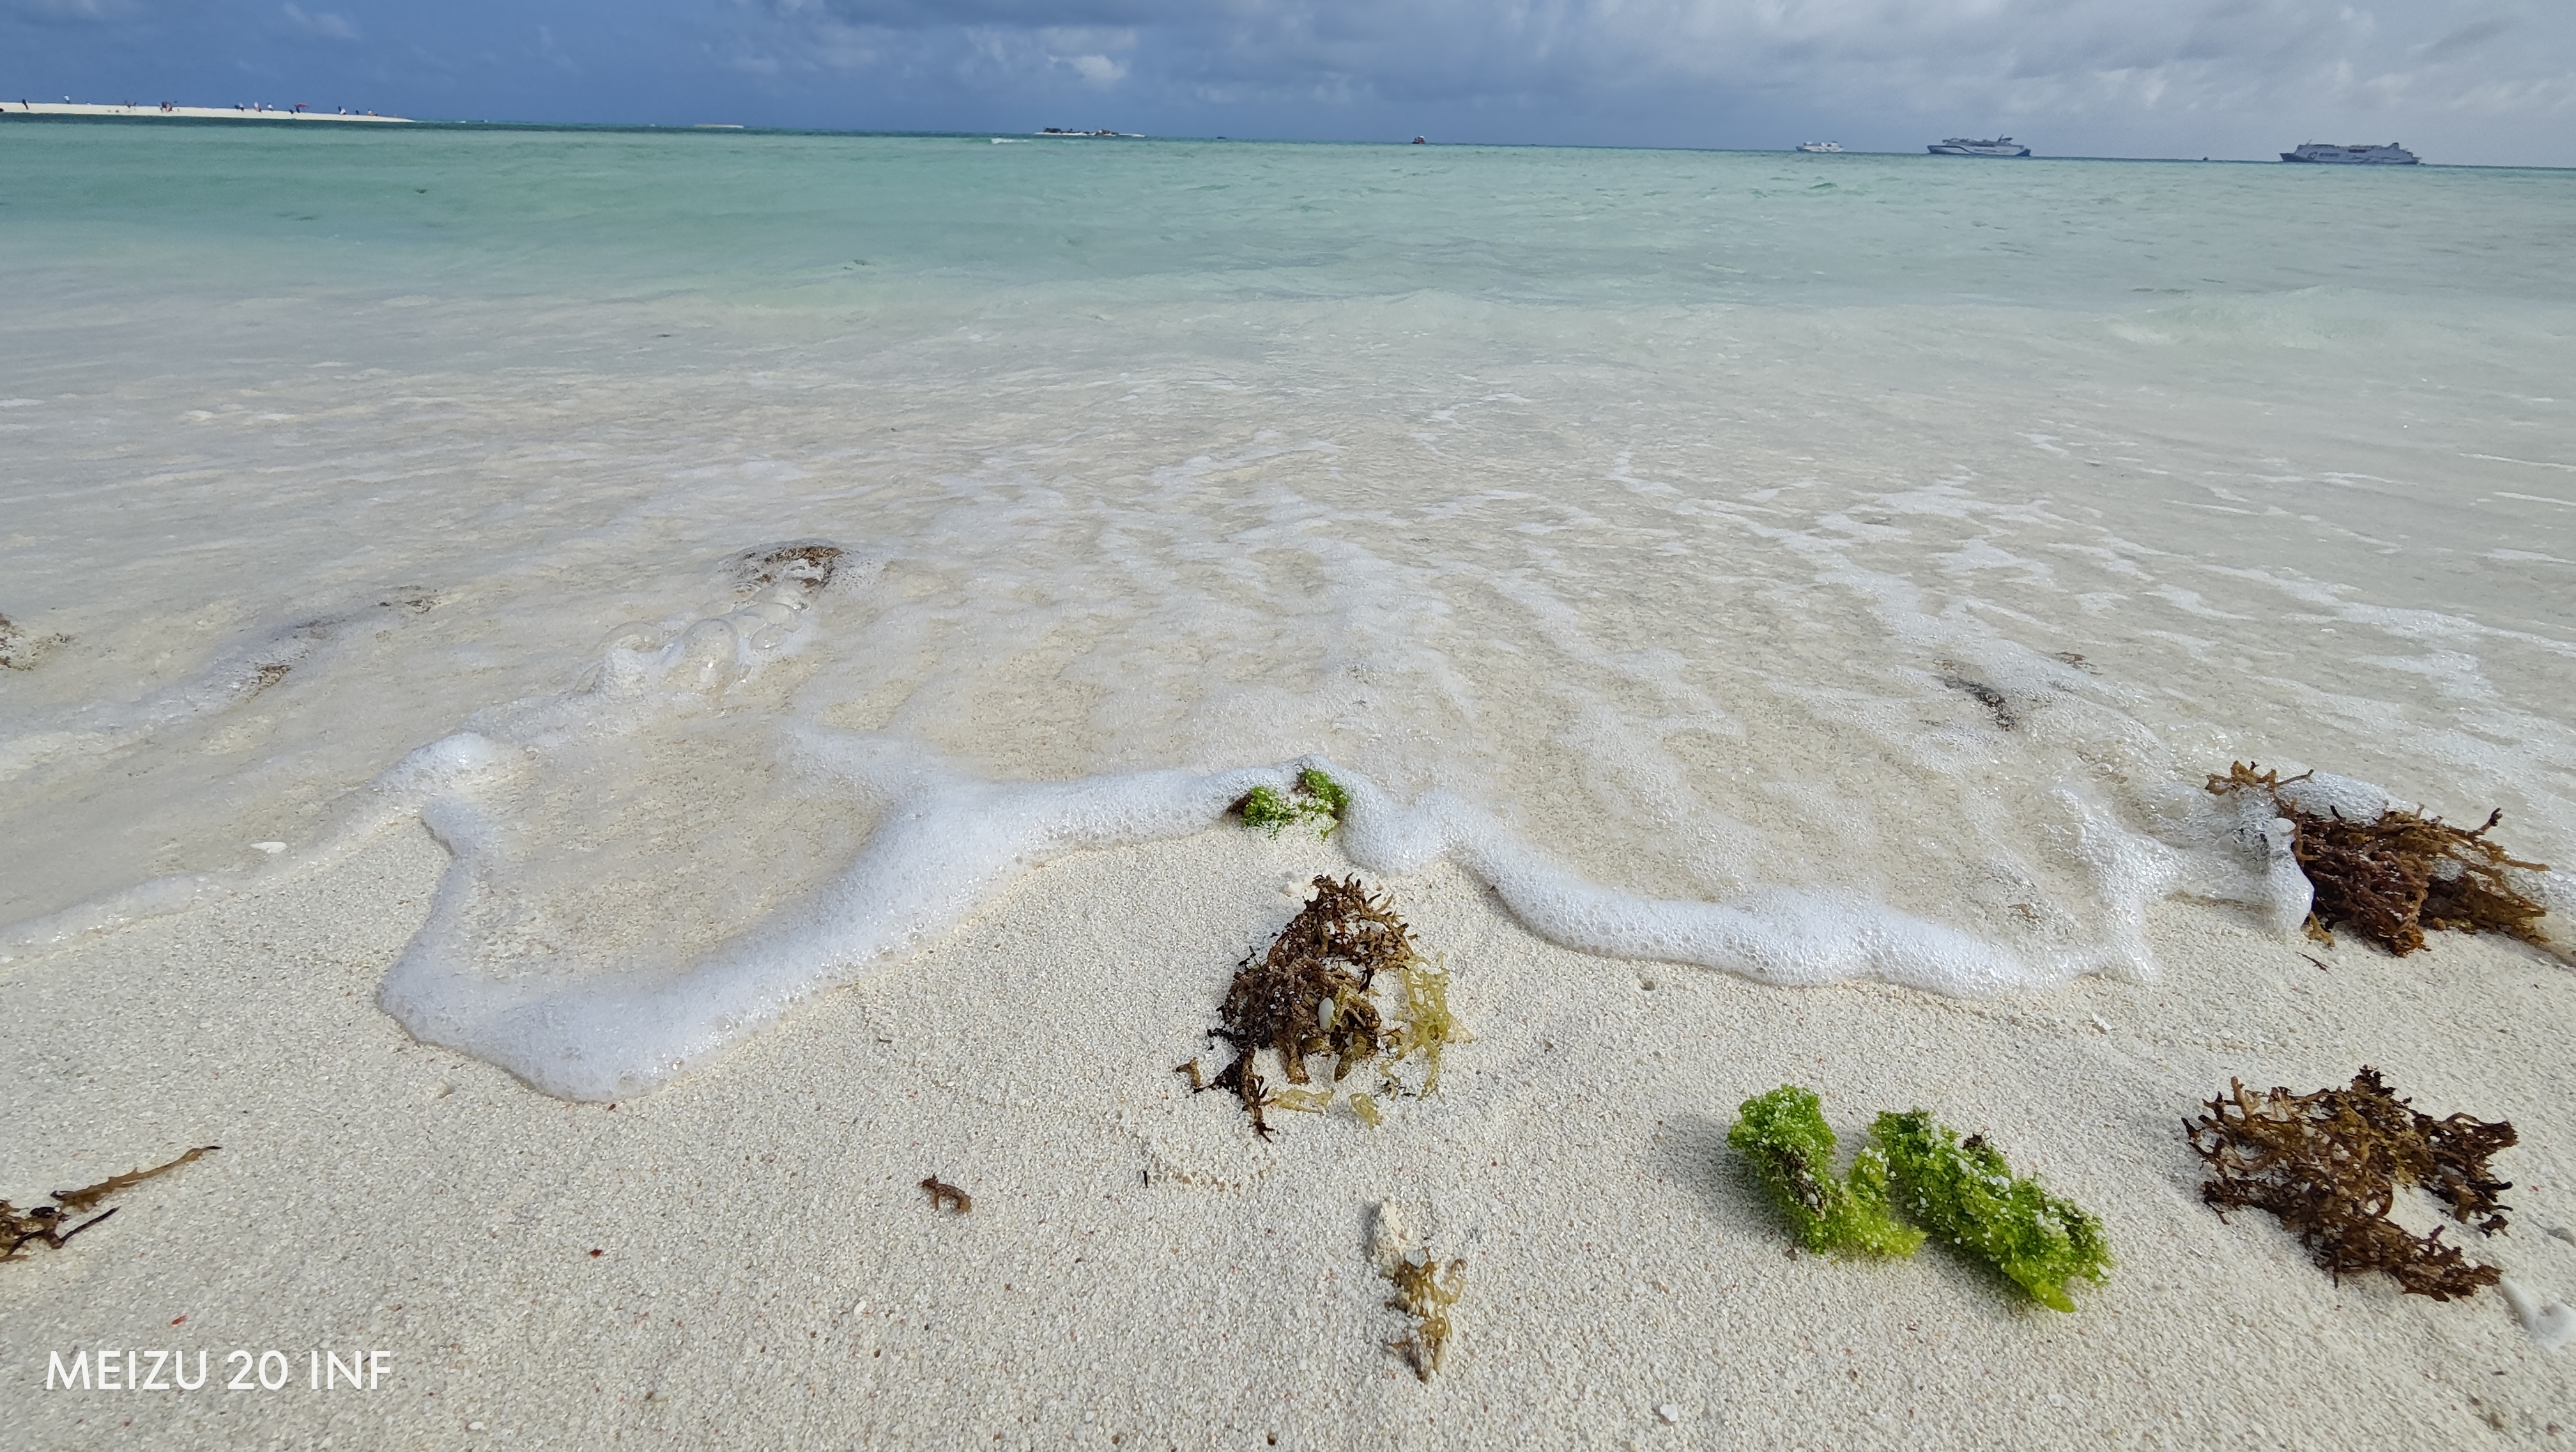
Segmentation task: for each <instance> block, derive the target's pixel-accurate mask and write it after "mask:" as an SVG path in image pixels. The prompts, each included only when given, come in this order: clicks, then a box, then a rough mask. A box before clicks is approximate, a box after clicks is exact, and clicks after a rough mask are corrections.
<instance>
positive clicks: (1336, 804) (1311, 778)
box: [1234, 766, 1351, 837]
mask: <svg viewBox="0 0 2576 1452" xmlns="http://www.w3.org/2000/svg"><path fill="white" fill-rule="evenodd" d="M1234 809H1235V810H1236V811H1238V812H1240V813H1242V814H1243V825H1245V826H1247V827H1258V828H1260V829H1261V830H1262V831H1265V832H1267V833H1269V834H1270V835H1271V836H1273V837H1276V836H1278V835H1279V834H1280V832H1282V831H1284V830H1285V829H1287V828H1289V827H1292V826H1295V825H1296V824H1298V823H1300V822H1309V821H1318V820H1320V821H1321V822H1322V823H1323V826H1321V827H1320V828H1318V829H1317V830H1316V833H1315V835H1316V836H1318V837H1330V836H1332V835H1333V829H1334V828H1335V827H1338V826H1340V825H1341V822H1342V814H1343V813H1345V812H1347V811H1349V810H1350V809H1351V794H1350V790H1349V789H1348V788H1347V787H1344V786H1343V785H1342V784H1341V783H1340V782H1337V781H1335V780H1333V779H1332V777H1331V776H1330V775H1328V774H1327V773H1326V772H1324V771H1323V770H1322V769H1321V768H1320V767H1312V766H1310V767H1306V768H1304V769H1303V770H1301V771H1299V772H1298V773H1297V783H1296V785H1294V786H1292V787H1290V788H1289V789H1288V790H1287V791H1286V792H1281V791H1280V790H1279V789H1278V788H1276V787H1266V786H1257V787H1254V788H1253V789H1252V790H1251V791H1249V792H1246V793H1244V796H1243V800H1241V801H1239V802H1236V803H1235V804H1234Z"/></svg>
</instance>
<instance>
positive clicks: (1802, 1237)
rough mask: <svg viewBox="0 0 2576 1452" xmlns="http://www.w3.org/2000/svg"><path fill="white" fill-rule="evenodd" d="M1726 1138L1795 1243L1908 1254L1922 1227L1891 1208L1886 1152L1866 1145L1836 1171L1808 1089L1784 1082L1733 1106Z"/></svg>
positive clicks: (1822, 1249)
mask: <svg viewBox="0 0 2576 1452" xmlns="http://www.w3.org/2000/svg"><path fill="white" fill-rule="evenodd" d="M1726 1142H1727V1143H1728V1144H1730V1145H1732V1146H1734V1147H1735V1149H1736V1151H1737V1152H1738V1153H1740V1154H1742V1155H1743V1156H1744V1157H1745V1159H1746V1160H1748V1161H1750V1162H1751V1163H1752V1165H1753V1169H1754V1173H1755V1174H1756V1175H1758V1176H1759V1177H1760V1178H1761V1181H1762V1186H1763V1188H1764V1189H1766V1190H1768V1191H1770V1192H1771V1198H1772V1199H1773V1200H1775V1201H1777V1202H1778V1203H1779V1206H1780V1212H1781V1214H1783V1215H1785V1216H1787V1217H1788V1220H1789V1228H1790V1230H1791V1231H1792V1232H1793V1233H1795V1234H1796V1235H1797V1237H1798V1243H1799V1244H1801V1245H1803V1246H1805V1247H1806V1248H1807V1249H1809V1250H1811V1251H1815V1252H1817V1253H1818V1254H1822V1255H1837V1256H1906V1255H1912V1254H1913V1253H1914V1252H1915V1250H1916V1249H1917V1248H1918V1247H1920V1246H1921V1245H1922V1244H1923V1232H1921V1231H1919V1230H1916V1229H1915V1228H1914V1227H1912V1226H1910V1225H1907V1224H1905V1223H1904V1222H1903V1221H1900V1220H1898V1219H1897V1218H1896V1217H1895V1216H1894V1215H1893V1214H1891V1213H1890V1212H1889V1208H1888V1192H1887V1191H1888V1187H1887V1160H1886V1158H1885V1156H1883V1155H1881V1154H1880V1153H1879V1152H1878V1151H1877V1150H1875V1149H1864V1150H1862V1151H1861V1152H1860V1156H1859V1158H1858V1159H1857V1160H1856V1161H1855V1162H1854V1163H1853V1165H1852V1168H1851V1174H1850V1176H1849V1178H1847V1179H1836V1178H1835V1177H1834V1132H1833V1129H1832V1128H1831V1127H1830V1126H1828V1125H1827V1124H1826V1123H1825V1115H1824V1110H1823V1107H1822V1101H1820V1100H1819V1099H1818V1098H1817V1097H1816V1095H1815V1093H1814V1092H1813V1091H1812V1090H1807V1089H1802V1088H1800V1087H1798V1086H1797V1085H1795V1084H1783V1085H1781V1086H1780V1087H1779V1088H1777V1089H1774V1090H1772V1091H1771V1092H1769V1093H1767V1094H1757V1095H1755V1096H1754V1097H1753V1098H1751V1099H1747V1100H1745V1101H1744V1103H1743V1105H1742V1107H1741V1108H1740V1109H1738V1110H1737V1118H1736V1121H1735V1127H1734V1128H1732V1129H1730V1130H1728V1131H1727V1132H1726Z"/></svg>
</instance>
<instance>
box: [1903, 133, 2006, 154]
mask: <svg viewBox="0 0 2576 1452" xmlns="http://www.w3.org/2000/svg"><path fill="white" fill-rule="evenodd" d="M1923 149H1924V150H1925V151H1928V152H1930V153H1932V154H1933V155H1934V156H2028V155H2030V148H2029V147H2027V146H2024V145H2022V144H2021V143H2020V142H2018V141H2015V140H2013V139H2012V138H2011V137H2009V136H1998V137H1996V138H1995V139H1994V140H1992V141H1972V140H1970V139H1968V138H1967V137H1965V136H1952V137H1948V138H1946V139H1944V140H1943V141H1942V142H1941V144H1939V145H1938V146H1927V147H1925V148H1923Z"/></svg>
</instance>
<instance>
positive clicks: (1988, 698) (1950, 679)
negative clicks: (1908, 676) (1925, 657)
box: [1934, 660, 2021, 731]
mask: <svg viewBox="0 0 2576 1452" xmlns="http://www.w3.org/2000/svg"><path fill="white" fill-rule="evenodd" d="M1934 664H1935V665H1938V666H1939V667H1940V668H1941V672H1942V674H1941V677H1940V680H1941V684H1943V685H1945V686H1948V687H1949V688H1950V689H1951V690H1954V691H1961V692H1965V693H1966V694H1967V695H1968V697H1969V698H1970V699H1972V700H1974V701H1975V702H1976V703H1977V704H1978V705H1980V706H1983V707H1985V708H1986V710H1987V711H1988V712H1990V713H1991V714H1992V715H1993V716H1994V718H1995V724H1996V725H1997V726H2000V727H2002V728H2003V729H2005V730H2006V731H2010V730H2012V729H2013V728H2014V727H2016V726H2019V725H2020V724H2021V718H2020V717H2018V716H2015V715H2014V714H2013V708H2012V702H2011V701H2009V700H2006V699H2005V698H2004V693H2003V692H2001V691H1998V690H1996V689H1995V688H1994V687H1992V686H1990V685H1987V684H1986V683H1985V682H1984V681H1980V680H1976V679H1973V678H1971V677H1969V676H1964V675H1961V674H1959V667H1958V665H1957V664H1956V663H1954V662H1951V661H1946V660H1945V661H1935V662H1934Z"/></svg>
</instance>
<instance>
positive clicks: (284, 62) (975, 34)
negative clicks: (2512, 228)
mask: <svg viewBox="0 0 2576 1452" xmlns="http://www.w3.org/2000/svg"><path fill="white" fill-rule="evenodd" d="M64 96H70V97H72V98H74V99H77V100H89V101H126V100H136V101H145V102H155V101H163V100H169V101H177V102H181V103H183V104H212V105H232V104H236V103H250V102H265V103H267V104H270V105H293V104H295V103H297V102H305V103H309V104H313V105H317V106H320V107H323V108H324V109H329V108H331V107H334V106H342V105H345V106H349V107H351V108H352V109H362V108H363V109H373V110H377V111H382V112H385V113H388V114H399V115H406V116H416V117H421V118H425V119H426V118H438V119H473V120H491V121H523V122H608V123H652V124H661V125H688V124H695V123H707V122H718V123H727V122H729V123H737V124H744V125H752V126H790V127H812V128H824V129H846V130H872V131H981V130H990V131H996V132H1024V131H1031V130H1035V129H1037V128H1039V127H1042V126H1064V127H1110V128H1113V129H1116V130H1120V131H1135V132H1145V133H1149V134H1153V135H1166V136H1232V137H1238V138H1254V137H1259V138H1281V139H1302V140H1318V141H1325V140H1331V141H1358V140H1407V139H1409V138H1411V137H1412V136H1414V135H1416V134H1420V135H1425V136H1428V137H1430V138H1431V139H1432V140H1434V141H1441V142H1495V143H1514V144H1570V145H1627V146H1681V147H1725V148H1756V149H1759V148H1769V147H1785V146H1789V145H1791V144H1794V143H1796V142H1799V141H1807V140H1824V139H1832V140H1836V141H1839V142H1841V143H1842V144H1843V145H1844V146H1845V147H1847V148H1850V149H1853V150H1905V151H1912V150H1918V149H1920V148H1921V147H1922V145H1923V144H1924V143H1926V142H1928V141H1933V140H1938V139H1940V138H1942V137H1945V136H1953V135H1968V136H1980V137H1982V136H1991V135H1995V134H1998V133H2009V134H2011V135H2013V136H2015V137H2017V138H2019V139H2020V140H2021V141H2023V142H2026V143H2028V144H2029V145H2031V146H2032V147H2034V148H2035V149H2036V150H2038V151H2040V152H2042V153H2044V154H2052V155H2063V156H2075V155H2082V156H2191V157H2196V156H2218V157H2238V158H2269V157H2271V156H2272V155H2274V154H2275V153H2277V152H2280V151H2282V150H2285V149H2287V148H2289V147H2291V146H2293V145H2296V144H2297V143H2299V142H2301V141H2308V140H2318V141H2343V142H2353V141H2366V142H2383V141H2399V142H2403V143H2404V144H2406V145H2407V146H2408V147H2410V148H2412V149H2413V150H2415V151H2416V152H2418V153H2419V154H2421V155H2422V156H2423V157H2424V158H2425V159H2426V160H2428V161H2447V162H2458V163H2472V164H2486V165H2554V166H2576V0H2408V3H2404V4H2399V3H2395V0H2377V3H2374V4H2343V3H2337V0H432V3H419V0H415V3H410V4H395V3H385V0H0V100H17V99H21V98H26V99H36V100H59V99H61V98H63V97H64Z"/></svg>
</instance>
